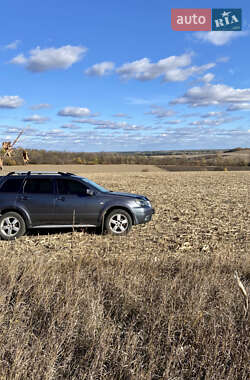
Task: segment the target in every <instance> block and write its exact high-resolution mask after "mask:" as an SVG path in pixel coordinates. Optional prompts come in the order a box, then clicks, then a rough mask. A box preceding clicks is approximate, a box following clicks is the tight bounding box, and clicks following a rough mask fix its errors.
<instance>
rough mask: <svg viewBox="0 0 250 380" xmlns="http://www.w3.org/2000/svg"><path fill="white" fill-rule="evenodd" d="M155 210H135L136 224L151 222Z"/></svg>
mask: <svg viewBox="0 0 250 380" xmlns="http://www.w3.org/2000/svg"><path fill="white" fill-rule="evenodd" d="M154 213H155V210H154V209H153V208H152V207H136V208H134V209H133V214H134V224H142V223H147V222H150V220H151V219H152V215H153V214H154Z"/></svg>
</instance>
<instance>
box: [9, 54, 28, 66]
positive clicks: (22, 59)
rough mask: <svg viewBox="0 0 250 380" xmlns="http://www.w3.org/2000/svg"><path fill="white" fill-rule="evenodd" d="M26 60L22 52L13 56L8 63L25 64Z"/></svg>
mask: <svg viewBox="0 0 250 380" xmlns="http://www.w3.org/2000/svg"><path fill="white" fill-rule="evenodd" d="M27 62H28V60H27V59H26V58H25V56H24V55H23V54H18V55H17V56H16V57H15V58H13V59H12V60H11V61H10V63H13V64H15V65H25V64H26V63H27Z"/></svg>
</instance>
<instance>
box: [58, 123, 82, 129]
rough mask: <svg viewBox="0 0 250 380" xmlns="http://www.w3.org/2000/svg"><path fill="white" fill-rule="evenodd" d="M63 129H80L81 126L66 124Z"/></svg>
mask: <svg viewBox="0 0 250 380" xmlns="http://www.w3.org/2000/svg"><path fill="white" fill-rule="evenodd" d="M61 128H62V129H79V128H80V126H78V125H75V124H64V125H62V126H61Z"/></svg>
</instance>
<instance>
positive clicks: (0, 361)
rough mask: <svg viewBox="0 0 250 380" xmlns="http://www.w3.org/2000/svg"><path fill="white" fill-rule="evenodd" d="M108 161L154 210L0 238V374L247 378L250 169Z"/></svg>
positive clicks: (117, 182) (104, 180)
mask: <svg viewBox="0 0 250 380" xmlns="http://www.w3.org/2000/svg"><path fill="white" fill-rule="evenodd" d="M111 168H112V169H113V167H111ZM119 168H120V167H119ZM112 169H111V170H112ZM67 170H69V171H70V170H72V168H71V169H68V168H67ZM108 170H109V168H107V169H106V173H104V172H100V173H98V172H97V171H96V173H94V171H93V172H92V173H91V172H90V174H89V175H88V176H89V178H91V179H93V180H95V181H97V182H98V183H100V184H102V185H104V186H106V187H107V188H111V189H113V190H125V191H131V192H138V193H143V194H145V195H147V196H148V197H149V198H150V199H151V200H152V201H153V204H154V206H155V208H156V212H157V213H156V215H155V217H154V219H153V221H152V222H151V223H149V224H147V225H146V226H137V227H136V228H133V230H132V232H131V233H130V234H129V235H128V236H127V237H120V238H114V237H112V236H108V235H105V236H101V235H96V234H94V233H87V232H75V233H74V234H73V236H72V233H71V232H60V233H52V232H51V233H50V234H49V235H47V234H43V235H40V236H39V235H36V234H33V235H32V234H30V235H28V236H24V237H22V238H21V239H19V240H18V241H16V242H3V241H2V242H0V255H1V265H0V287H1V292H0V330H1V334H0V378H1V379H15V380H16V379H24V380H26V379H35V380H39V379H42V380H44V379H46V380H52V379H75V380H78V379H86V380H106V379H107V380H108V379H109V380H112V379H124V380H130V379H131V380H137V379H138V380H139V379H140V380H141V379H143V380H144V379H145V380H157V379H162V380H163V379H164V380H184V379H185V380H186V379H187V380H191V379H204V380H213V379H214V380H247V379H248V378H249V377H248V376H249V367H248V364H249V360H248V359H249V343H250V342H249V313H248V316H246V317H244V298H243V296H242V294H241V292H240V289H239V287H238V285H237V282H236V280H235V279H234V272H235V271H237V272H238V274H239V277H240V280H241V282H242V284H243V285H244V288H245V290H246V291H247V293H248V294H249V282H250V262H249V256H248V252H247V248H248V247H247V243H248V241H247V217H248V214H247V205H248V204H247V202H248V186H249V174H248V173H247V172H237V173H236V172H225V173H224V172H219V173H218V172H212V173H210V172H202V173H200V172H194V173H168V172H164V171H162V172H157V171H156V172H153V171H150V172H141V170H140V171H137V172H136V171H134V172H131V173H130V174H129V172H127V173H125V171H124V172H123V173H120V172H117V173H114V172H112V171H111V172H110V173H109V174H107V171H108ZM82 174H85V170H84V173H82Z"/></svg>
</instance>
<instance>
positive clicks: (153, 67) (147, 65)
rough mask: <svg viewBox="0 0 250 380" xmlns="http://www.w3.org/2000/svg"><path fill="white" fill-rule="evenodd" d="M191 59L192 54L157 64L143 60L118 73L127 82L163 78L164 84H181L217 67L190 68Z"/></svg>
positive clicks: (162, 60) (211, 65)
mask: <svg viewBox="0 0 250 380" xmlns="http://www.w3.org/2000/svg"><path fill="white" fill-rule="evenodd" d="M191 57H192V54H191V53H186V54H182V55H180V56H171V57H168V58H164V59H161V60H159V61H158V62H156V63H151V62H150V60H149V59H148V58H142V59H140V60H138V61H134V62H130V63H125V64H124V65H122V66H121V67H119V68H118V69H117V70H116V71H117V73H118V74H119V75H120V77H121V78H122V79H125V80H127V79H132V78H133V79H137V80H140V81H147V80H152V79H156V78H158V77H161V76H162V77H163V81H164V82H181V81H184V80H186V79H188V78H189V77H190V76H192V75H194V74H201V73H202V72H204V71H206V70H209V69H211V68H212V67H214V66H215V63H208V64H206V65H202V66H190V65H191ZM188 66H190V67H188Z"/></svg>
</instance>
